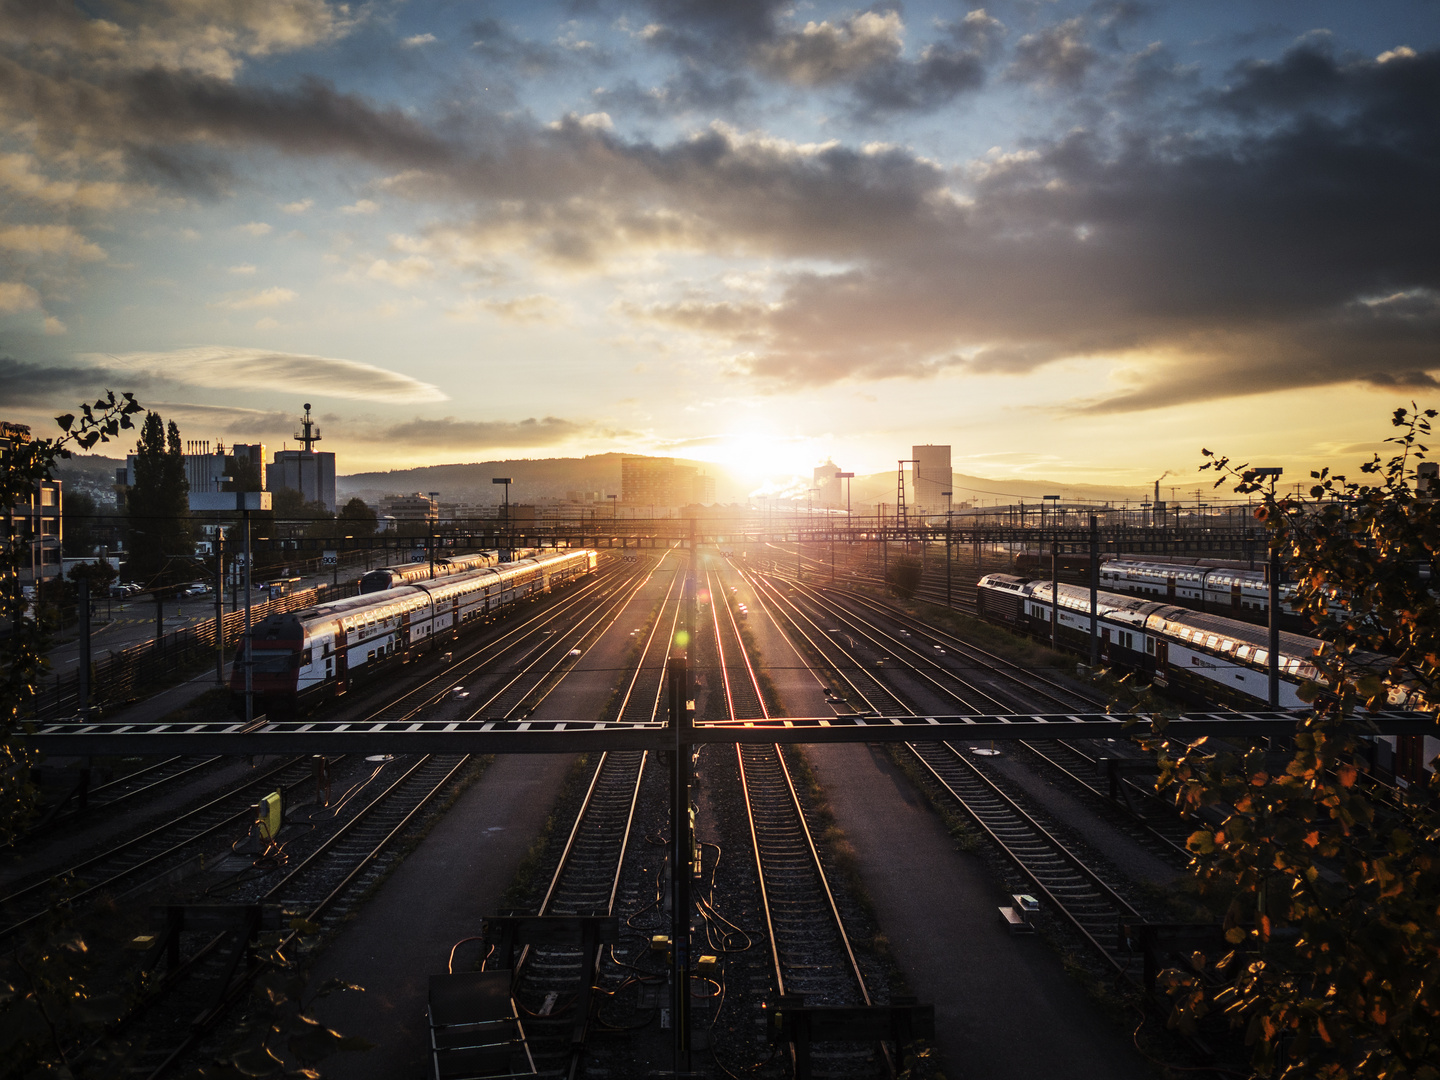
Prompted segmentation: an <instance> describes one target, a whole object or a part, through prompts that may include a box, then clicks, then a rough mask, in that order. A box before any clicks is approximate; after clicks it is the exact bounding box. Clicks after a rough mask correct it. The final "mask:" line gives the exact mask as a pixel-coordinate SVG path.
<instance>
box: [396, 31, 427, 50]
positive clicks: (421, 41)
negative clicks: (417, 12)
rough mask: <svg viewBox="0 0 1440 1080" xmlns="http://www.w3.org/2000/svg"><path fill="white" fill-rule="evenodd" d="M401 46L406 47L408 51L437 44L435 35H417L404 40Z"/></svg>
mask: <svg viewBox="0 0 1440 1080" xmlns="http://www.w3.org/2000/svg"><path fill="white" fill-rule="evenodd" d="M400 44H401V45H404V46H405V47H406V48H407V49H418V48H419V47H420V46H421V45H433V44H435V35H434V34H415V35H414V36H412V37H407V38H402V39H401V41H400Z"/></svg>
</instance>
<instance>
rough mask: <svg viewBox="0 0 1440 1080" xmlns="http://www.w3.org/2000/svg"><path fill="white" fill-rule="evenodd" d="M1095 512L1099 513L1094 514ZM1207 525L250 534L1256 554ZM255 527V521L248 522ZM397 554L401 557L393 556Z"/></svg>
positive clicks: (717, 523) (724, 525) (446, 544)
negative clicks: (922, 545)
mask: <svg viewBox="0 0 1440 1080" xmlns="http://www.w3.org/2000/svg"><path fill="white" fill-rule="evenodd" d="M1097 517H1099V515H1097ZM1223 520H1224V521H1225V522H1226V523H1225V524H1218V525H1215V526H1195V527H1191V526H1180V527H1177V526H1174V525H1169V526H1160V527H1153V528H1152V527H1146V526H1136V525H1134V524H1131V523H1125V522H1116V521H1110V522H1106V521H1105V520H1104V519H1103V518H1101V520H1099V521H1097V523H1096V525H1095V527H1094V529H1093V530H1092V528H1091V527H1089V526H1088V525H1073V524H1072V525H1061V526H1058V527H1052V526H1048V525H1047V526H1045V527H1043V528H1042V527H1038V526H1033V525H1025V526H1019V525H1005V524H993V523H992V524H987V523H972V522H966V521H963V520H959V519H957V520H955V521H952V522H951V523H950V524H948V525H947V524H946V523H945V522H944V521H940V522H935V521H925V520H921V519H913V520H911V521H909V522H896V521H895V520H894V519H886V520H883V521H881V520H877V519H873V518H872V519H864V520H861V519H856V520H855V521H853V522H852V523H850V524H846V522H845V521H844V520H843V519H840V520H834V519H827V518H820V517H816V518H813V519H809V518H800V519H798V520H795V519H791V520H787V521H783V522H782V521H775V522H765V521H763V520H760V519H755V518H745V519H738V520H732V521H727V520H725V519H716V518H687V519H678V518H653V519H629V518H626V519H621V520H619V521H611V520H608V519H603V518H602V519H600V520H598V521H597V520H585V521H569V522H556V523H550V524H543V525H521V524H515V525H512V526H508V527H507V526H504V525H496V524H491V523H471V524H470V525H462V526H458V527H457V526H453V525H451V524H449V523H446V522H441V523H440V524H439V525H438V526H437V527H436V529H435V531H434V532H433V533H425V532H421V533H419V534H418V535H417V534H414V533H410V534H407V535H401V534H398V533H393V532H386V533H380V534H378V535H376V536H371V537H355V536H339V537H285V536H281V535H278V534H277V535H270V536H266V535H258V534H257V535H256V536H254V538H253V540H252V543H253V544H254V547H255V550H256V552H257V553H260V552H266V551H287V552H297V553H300V554H302V555H304V554H309V555H313V556H318V555H319V554H320V553H321V552H322V551H339V552H342V553H343V552H353V551H395V552H407V553H408V552H412V551H417V550H421V549H424V550H426V551H428V550H430V549H431V548H432V547H433V549H434V552H435V555H436V557H439V556H441V555H445V554H448V553H449V552H451V551H457V552H458V551H467V550H475V549H481V550H484V549H490V548H499V549H514V548H523V547H535V548H540V547H592V548H598V549H600V550H607V549H612V548H613V549H623V550H631V549H634V550H647V549H663V548H670V547H678V546H682V545H687V544H689V543H692V542H693V543H696V544H698V545H700V546H703V547H718V548H725V549H729V548H744V547H747V546H752V545H762V544H767V543H771V544H774V543H784V544H793V543H800V544H813V545H825V546H827V547H828V546H829V545H831V544H846V545H854V544H874V545H882V544H903V545H921V544H937V545H949V546H951V547H957V548H959V547H974V548H976V549H977V550H979V549H982V548H990V549H992V550H993V549H997V548H1003V549H1005V550H1009V551H1022V550H1038V551H1044V552H1046V553H1049V552H1050V551H1051V550H1052V545H1054V550H1056V551H1058V552H1059V553H1061V554H1071V553H1077V552H1089V551H1092V550H1095V551H1098V552H1101V553H1105V554H1115V553H1120V552H1129V553H1137V554H1142V553H1150V554H1167V553H1168V554H1178V553H1191V554H1203V553H1206V552H1214V553H1230V554H1232V555H1238V556H1240V557H1242V558H1247V557H1248V558H1254V559H1257V560H1258V559H1263V558H1264V557H1265V555H1266V552H1267V545H1268V543H1269V539H1268V534H1267V533H1266V531H1265V529H1264V528H1263V527H1260V526H1259V525H1257V524H1250V525H1235V524H1233V520H1234V519H1233V518H1230V519H1223ZM256 528H257V529H258V528H259V525H258V524H257V526H256ZM401 561H404V560H401Z"/></svg>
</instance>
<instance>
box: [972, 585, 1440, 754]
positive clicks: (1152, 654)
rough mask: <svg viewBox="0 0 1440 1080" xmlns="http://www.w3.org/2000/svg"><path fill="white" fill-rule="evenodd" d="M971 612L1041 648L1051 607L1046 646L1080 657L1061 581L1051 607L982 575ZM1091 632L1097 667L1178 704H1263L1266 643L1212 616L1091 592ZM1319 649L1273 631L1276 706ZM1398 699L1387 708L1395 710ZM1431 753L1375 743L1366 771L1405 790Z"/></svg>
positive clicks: (1295, 694) (1081, 609)
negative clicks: (1276, 638)
mask: <svg viewBox="0 0 1440 1080" xmlns="http://www.w3.org/2000/svg"><path fill="white" fill-rule="evenodd" d="M975 596H976V605H977V608H978V610H979V612H980V615H981V617H982V618H984V619H986V620H988V621H990V622H994V623H998V624H1000V625H1002V626H1006V627H1009V628H1011V629H1013V630H1017V631H1019V632H1020V633H1024V634H1028V635H1030V636H1032V637H1036V638H1040V639H1042V640H1045V641H1048V640H1049V639H1050V616H1051V609H1052V607H1055V608H1056V639H1057V642H1058V644H1059V645H1060V647H1062V648H1065V649H1069V650H1072V651H1076V652H1080V653H1082V654H1084V655H1089V651H1090V590H1089V588H1088V587H1085V586H1080V585H1070V584H1067V583H1065V582H1061V583H1060V585H1059V595H1058V606H1057V603H1056V601H1057V597H1056V595H1055V591H1054V587H1053V586H1052V585H1051V583H1050V582H1049V581H1035V580H1032V579H1030V578H1026V577H1020V576H1017V575H1014V574H987V575H986V576H984V577H982V578H981V579H980V581H979V582H978V583H977V584H976V588H975ZM1095 607H1096V628H1097V632H1098V634H1099V638H1100V656H1101V659H1102V660H1103V661H1104V662H1105V663H1107V664H1109V665H1113V666H1116V667H1121V668H1127V669H1130V670H1135V671H1140V672H1143V673H1145V674H1147V675H1149V676H1151V678H1152V679H1153V680H1154V682H1155V685H1157V686H1160V687H1162V688H1173V689H1175V690H1176V691H1177V692H1178V693H1180V694H1181V695H1182V696H1184V697H1188V698H1191V699H1199V700H1203V701H1206V702H1219V703H1220V704H1223V705H1228V706H1233V707H1235V708H1238V709H1254V708H1256V707H1257V706H1260V707H1263V706H1265V705H1266V704H1268V702H1269V697H1270V675H1269V640H1268V633H1267V631H1266V630H1265V629H1264V628H1263V627H1259V626H1254V625H1252V624H1250V623H1246V622H1242V621H1240V620H1238V619H1232V618H1229V617H1228V616H1225V615H1218V614H1215V613H1213V612H1205V611H1192V610H1190V609H1188V608H1184V607H1179V606H1177V605H1174V604H1167V603H1164V602H1162V601H1158V600H1153V599H1145V598H1143V597H1136V596H1126V595H1123V594H1121V593H1113V592H1109V591H1106V590H1100V591H1099V592H1098V593H1097V594H1096V605H1095ZM1319 646H1320V641H1319V640H1318V639H1316V638H1312V637H1307V636H1305V635H1303V634H1296V633H1292V632H1289V631H1285V630H1282V631H1281V632H1280V701H1279V703H1280V706H1281V707H1282V708H1288V709H1300V708H1305V707H1306V703H1305V702H1303V701H1301V700H1300V697H1299V689H1300V686H1301V684H1302V683H1305V682H1307V681H1313V680H1315V679H1317V678H1318V674H1319V673H1318V672H1317V670H1316V668H1315V666H1314V664H1313V663H1312V662H1311V658H1312V657H1313V656H1314V654H1315V651H1316V649H1318V648H1319ZM1404 697H1405V695H1404V694H1403V693H1399V696H1397V697H1396V698H1395V700H1394V702H1393V703H1394V704H1395V705H1397V706H1398V707H1404V705H1405V704H1406V700H1404ZM1437 754H1440V739H1437V738H1435V737H1433V736H1429V735H1426V736H1423V737H1422V736H1418V735H1414V736H1409V735H1407V736H1400V737H1398V738H1397V737H1393V736H1387V737H1383V738H1380V739H1377V742H1376V756H1375V765H1376V767H1377V768H1379V769H1381V770H1383V771H1385V772H1389V773H1391V774H1393V775H1395V776H1397V777H1400V778H1401V779H1404V780H1405V781H1407V782H1410V783H1414V782H1418V781H1420V780H1421V779H1423V777H1424V773H1425V770H1426V768H1427V763H1428V762H1430V761H1432V760H1433V759H1434V758H1435V756H1436V755H1437Z"/></svg>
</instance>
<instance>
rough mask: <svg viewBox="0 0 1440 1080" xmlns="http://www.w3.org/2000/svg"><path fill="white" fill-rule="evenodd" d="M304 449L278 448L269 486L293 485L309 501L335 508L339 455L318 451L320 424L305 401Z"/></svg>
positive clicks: (300, 437) (300, 439) (276, 488)
mask: <svg viewBox="0 0 1440 1080" xmlns="http://www.w3.org/2000/svg"><path fill="white" fill-rule="evenodd" d="M295 439H296V441H297V442H299V443H300V444H301V446H302V447H303V449H300V450H278V451H276V453H275V460H274V461H273V462H272V463H271V465H270V472H269V475H268V476H267V477H266V480H267V483H266V485H265V490H267V491H279V490H280V489H281V488H291V489H293V490H295V491H298V492H300V494H301V495H302V496H304V499H305V501H306V502H318V503H323V504H324V506H325V509H326V510H329V511H330V512H331V513H332V514H333V513H334V512H335V455H334V454H329V453H325V452H323V451H316V450H315V448H314V447H315V444H316V443H317V442H319V441H320V428H319V427H318V426H317V425H316V424H315V422H314V421H313V420H311V419H310V403H309V402H308V401H307V402H306V403H305V418H304V419H303V420H301V421H300V432H299V433H298V434H297V435H296V436H295Z"/></svg>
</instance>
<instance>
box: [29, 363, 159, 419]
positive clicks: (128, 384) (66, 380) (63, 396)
mask: <svg viewBox="0 0 1440 1080" xmlns="http://www.w3.org/2000/svg"><path fill="white" fill-rule="evenodd" d="M148 382H149V380H144V379H142V380H133V379H128V378H123V377H118V376H117V374H116V372H114V371H109V370H107V369H105V368H102V367H92V366H89V365H86V366H68V365H50V364H47V365H44V366H40V365H37V364H27V363H24V362H23V361H20V360H16V359H15V358H14V357H10V356H0V408H16V407H19V406H23V405H40V406H44V407H46V408H56V409H60V408H63V407H67V406H71V405H73V404H74V402H72V401H71V399H72V398H73V399H74V400H75V401H76V402H78V401H81V400H85V401H90V400H93V399H94V397H95V395H96V394H97V393H100V392H102V391H104V390H107V389H114V390H115V391H116V392H117V393H118V392H119V391H121V390H134V389H136V387H137V386H139V385H147V384H148Z"/></svg>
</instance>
